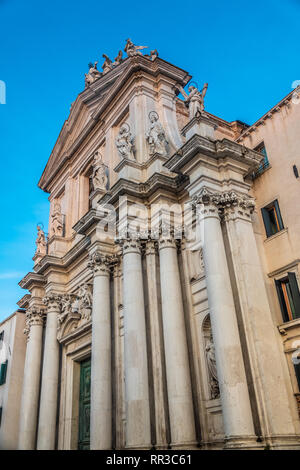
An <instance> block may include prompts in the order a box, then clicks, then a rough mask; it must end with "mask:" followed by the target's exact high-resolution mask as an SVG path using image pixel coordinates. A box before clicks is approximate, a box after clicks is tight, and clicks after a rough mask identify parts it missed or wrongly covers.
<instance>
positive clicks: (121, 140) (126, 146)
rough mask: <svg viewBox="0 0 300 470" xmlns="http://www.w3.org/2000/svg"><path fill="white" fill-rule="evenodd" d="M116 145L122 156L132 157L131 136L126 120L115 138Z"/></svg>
mask: <svg viewBox="0 0 300 470" xmlns="http://www.w3.org/2000/svg"><path fill="white" fill-rule="evenodd" d="M116 147H117V149H118V152H119V155H120V156H121V157H122V158H131V159H133V158H134V156H133V137H132V135H131V132H130V127H129V125H128V124H127V123H126V122H125V123H124V124H122V126H121V127H120V130H119V134H118V136H117V138H116Z"/></svg>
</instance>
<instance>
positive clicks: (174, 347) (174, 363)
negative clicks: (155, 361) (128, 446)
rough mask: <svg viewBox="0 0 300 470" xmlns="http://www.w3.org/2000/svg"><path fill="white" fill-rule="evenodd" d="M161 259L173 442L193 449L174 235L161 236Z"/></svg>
mask: <svg viewBox="0 0 300 470" xmlns="http://www.w3.org/2000/svg"><path fill="white" fill-rule="evenodd" d="M159 259H160V283H161V300H162V316H163V332H164V346H165V359H166V373H167V390H168V402H169V413H170V427H171V446H172V448H178V449H185V448H186V449H191V448H192V447H194V446H195V445H196V433H195V421H194V409H193V399H192V387H191V377H190V369H189V359H188V349H187V339H186V328H185V321H184V311H183V302H182V293H181V283H180V277H179V270H178V260H177V248H176V243H175V240H174V239H172V238H171V237H170V238H161V239H160V241H159Z"/></svg>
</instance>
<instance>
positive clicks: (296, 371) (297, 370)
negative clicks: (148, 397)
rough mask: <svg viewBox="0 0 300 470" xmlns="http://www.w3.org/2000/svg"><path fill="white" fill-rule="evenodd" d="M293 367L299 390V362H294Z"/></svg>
mask: <svg viewBox="0 0 300 470" xmlns="http://www.w3.org/2000/svg"><path fill="white" fill-rule="evenodd" d="M294 367H295V374H296V378H297V382H298V388H299V392H300V363H299V364H294Z"/></svg>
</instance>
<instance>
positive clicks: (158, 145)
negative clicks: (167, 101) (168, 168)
mask: <svg viewBox="0 0 300 470" xmlns="http://www.w3.org/2000/svg"><path fill="white" fill-rule="evenodd" d="M149 119H150V126H149V129H148V132H147V133H146V139H147V142H148V144H149V149H150V152H149V153H150V155H154V154H155V153H158V154H160V155H166V153H167V145H168V141H167V139H166V134H165V131H164V128H163V126H162V124H161V122H160V120H159V117H158V114H157V113H156V112H155V111H151V112H150V113H149Z"/></svg>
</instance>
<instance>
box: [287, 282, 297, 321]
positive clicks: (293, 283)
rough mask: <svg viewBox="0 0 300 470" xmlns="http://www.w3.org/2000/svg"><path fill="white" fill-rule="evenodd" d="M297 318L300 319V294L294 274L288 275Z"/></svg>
mask: <svg viewBox="0 0 300 470" xmlns="http://www.w3.org/2000/svg"><path fill="white" fill-rule="evenodd" d="M288 277H289V284H290V286H291V291H292V296H293V301H294V305H295V310H296V315H297V318H300V293H299V287H298V282H297V278H296V275H295V273H288Z"/></svg>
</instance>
